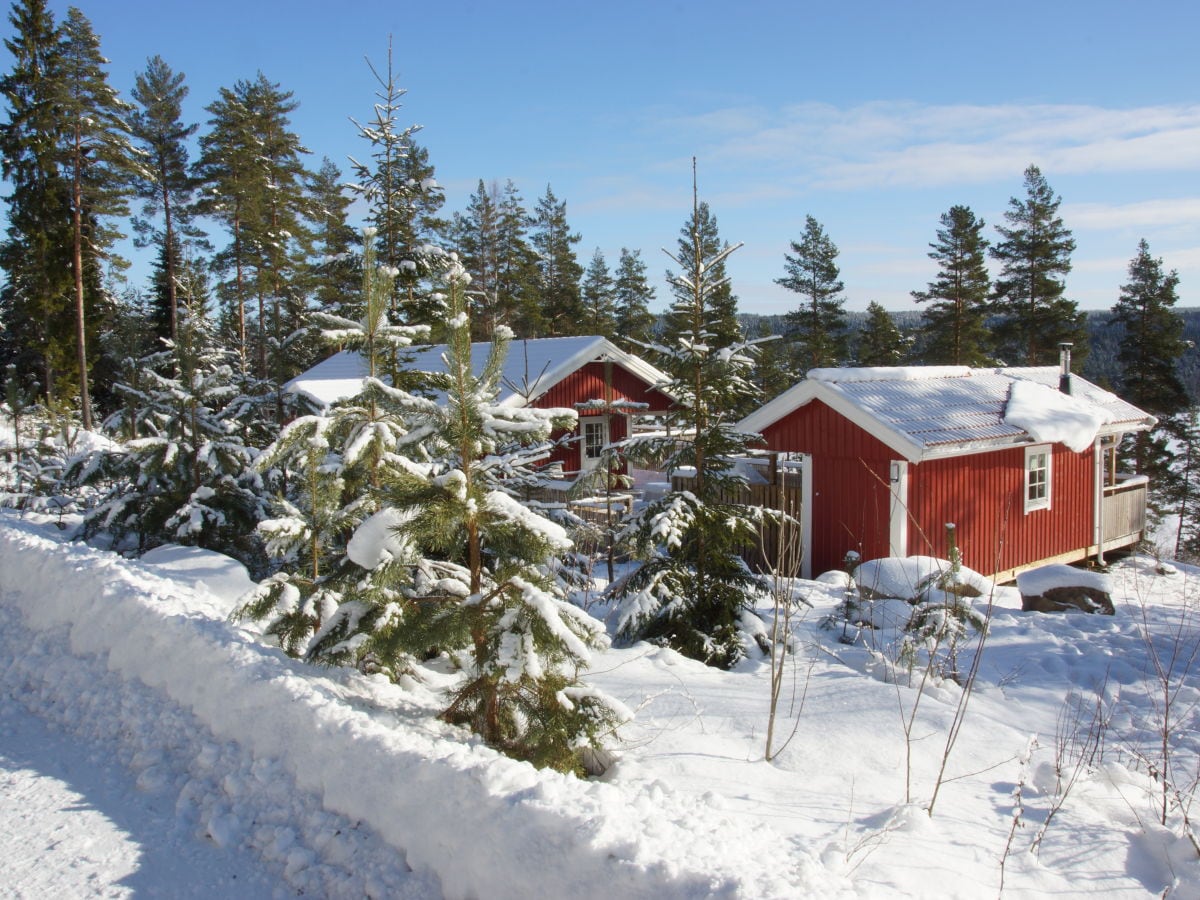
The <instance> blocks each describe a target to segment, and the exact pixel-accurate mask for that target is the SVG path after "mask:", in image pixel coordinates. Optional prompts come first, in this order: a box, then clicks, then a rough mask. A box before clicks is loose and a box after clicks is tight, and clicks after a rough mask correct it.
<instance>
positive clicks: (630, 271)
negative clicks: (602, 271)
mask: <svg viewBox="0 0 1200 900" xmlns="http://www.w3.org/2000/svg"><path fill="white" fill-rule="evenodd" d="M613 298H614V305H615V307H616V309H615V312H614V314H615V316H616V324H615V325H614V331H615V333H616V335H617V337H619V338H624V339H625V340H631V341H637V342H640V343H645V342H647V341H649V340H650V339H651V337H653V335H654V326H655V325H656V324H657V322H658V317H657V316H655V315H654V313H652V312H650V301H652V300H653V299H654V288H653V287H652V286H651V285H650V282H649V281H648V280H647V279H646V263H645V262H644V261H643V260H642V256H641V251H640V250H628V249H626V248H625V247H622V248H621V260H620V262H618V263H617V272H616V278H615V281H614V282H613Z"/></svg>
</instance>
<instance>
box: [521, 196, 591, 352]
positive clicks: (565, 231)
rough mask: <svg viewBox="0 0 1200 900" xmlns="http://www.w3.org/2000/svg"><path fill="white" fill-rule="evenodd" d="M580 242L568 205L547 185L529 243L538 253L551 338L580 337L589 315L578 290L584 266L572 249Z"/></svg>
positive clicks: (540, 297) (544, 314)
mask: <svg viewBox="0 0 1200 900" xmlns="http://www.w3.org/2000/svg"><path fill="white" fill-rule="evenodd" d="M579 240H580V236H579V234H577V233H572V231H571V228H570V226H569V225H568V224H567V202H566V201H565V200H562V201H560V200H559V199H558V198H557V197H555V196H554V191H552V190H551V189H550V185H546V193H545V195H544V196H543V197H542V199H541V200H539V201H538V204H537V207H536V208H535V210H534V216H533V233H532V236H531V238H530V243H532V244H533V247H534V249H535V250H536V251H537V267H538V280H537V290H538V302H539V304H540V305H541V315H542V318H543V319H544V320H545V323H546V328H547V332H548V333H549V334H550V335H568V334H579V333H580V325H581V323H582V322H583V321H584V319H585V316H586V310H585V309H584V307H583V298H582V296H581V295H580V289H579V281H580V279H581V278H582V277H583V267H582V266H580V265H579V261H578V260H577V259H576V258H575V251H574V250H572V249H571V247H572V245H574V244H577V243H579Z"/></svg>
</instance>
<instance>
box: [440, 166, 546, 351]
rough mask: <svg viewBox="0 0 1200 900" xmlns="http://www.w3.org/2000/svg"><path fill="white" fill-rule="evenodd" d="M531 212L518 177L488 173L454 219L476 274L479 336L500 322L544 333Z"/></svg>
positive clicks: (463, 254)
mask: <svg viewBox="0 0 1200 900" xmlns="http://www.w3.org/2000/svg"><path fill="white" fill-rule="evenodd" d="M528 227H529V216H528V214H527V213H526V212H525V209H524V208H523V207H522V206H521V197H520V194H518V193H517V189H516V186H515V185H514V184H513V183H512V181H508V182H506V183H505V185H504V186H503V187H501V186H500V185H499V184H498V183H496V182H494V181H493V182H490V183H489V184H486V185H485V184H484V181H483V179H480V180H479V184H478V186H477V187H476V189H475V193H473V194H472V195H471V197H470V199H469V200H468V202H467V208H466V210H465V212H463V213H456V214H455V216H454V223H453V225H452V229H451V230H452V235H453V243H454V246H455V247H456V248H457V250H458V254H459V257H460V259H461V261H462V265H463V267H464V268H465V269H466V270H467V273H468V274H469V275H470V276H471V290H470V292H469V293H470V298H471V322H472V327H473V328H474V329H475V337H476V339H478V340H489V339H490V338H491V336H492V332H493V331H495V329H496V328H497V327H498V326H501V325H504V326H507V327H510V328H512V329H513V330H514V331H516V332H517V334H518V335H519V336H521V337H538V336H539V335H540V334H541V333H542V326H543V320H542V316H541V311H540V310H539V309H538V308H537V303H536V282H537V277H538V274H537V264H536V259H537V257H536V254H535V253H534V250H533V248H532V247H531V246H530V245H529V242H528V240H527V232H528Z"/></svg>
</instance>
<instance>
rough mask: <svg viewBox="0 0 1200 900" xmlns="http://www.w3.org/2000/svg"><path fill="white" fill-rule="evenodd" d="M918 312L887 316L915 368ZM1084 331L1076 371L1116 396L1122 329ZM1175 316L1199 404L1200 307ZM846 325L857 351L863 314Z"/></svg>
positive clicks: (746, 327)
mask: <svg viewBox="0 0 1200 900" xmlns="http://www.w3.org/2000/svg"><path fill="white" fill-rule="evenodd" d="M921 312H922V311H921V310H920V309H906V310H901V311H899V312H894V311H893V312H889V313H888V314H889V315H890V316H891V317H892V320H893V321H894V322H895V323H896V327H897V328H899V329H900V331H901V332H902V333H903V334H904V335H906V336H908V337H909V338H911V339H912V342H913V349H914V358H913V360H912V363H913V364H914V365H919V364H920V363H921V362H922V360H921V359H920V351H919V348H918V346H917V344H918V340H919V335H920V331H921ZM1084 312H1085V314H1086V316H1087V329H1088V348H1087V353H1086V354H1084V359H1083V367H1082V371H1080V370H1079V367H1078V366H1077V367H1076V371H1080V374H1082V375H1083V377H1084V378H1087V379H1088V380H1089V381H1092V382H1095V383H1096V384H1098V385H1101V386H1102V387H1106V388H1109V389H1110V390H1114V391H1116V392H1118V393H1119V392H1120V390H1121V366H1120V364H1119V363H1118V362H1117V349H1118V348H1119V347H1120V344H1121V339H1122V338H1123V337H1124V333H1125V329H1124V328H1123V327H1122V326H1121V325H1114V324H1112V318H1113V313H1112V311H1111V310H1107V309H1099V310H1086V311H1084ZM1175 313H1176V314H1177V315H1178V316H1179V317H1180V318H1181V319H1182V320H1183V339H1184V341H1186V342H1190V346H1188V347H1187V349H1185V350H1184V351H1183V353H1182V354H1181V355H1180V357H1179V375H1180V378H1181V379H1182V381H1183V384H1184V387H1185V388H1186V389H1187V392H1188V395H1189V396H1190V397H1191V399H1192V403H1193V404H1200V350H1198V349H1197V348H1198V347H1200V307H1176V308H1175ZM784 319H785V317H784V316H763V315H758V314H757V313H739V314H738V320H739V321H740V322H741V325H742V329H743V332H744V333H745V334H749V335H754V334H759V333H760V332H759V326H760V323H761V322H763V321H765V322H766V323H767V327H768V328H769V329H770V333H771V334H782V333H783V330H784ZM846 321H847V323H848V325H849V328H850V331H851V332H852V336H851V342H850V345H851V352H852V353H854V352H856V351H857V345H858V340H857V338H858V332H859V331H860V330H861V329H862V327H863V325H864V324H865V323H866V321H867V313H866V312H865V311H856V310H846Z"/></svg>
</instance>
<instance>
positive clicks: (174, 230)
mask: <svg viewBox="0 0 1200 900" xmlns="http://www.w3.org/2000/svg"><path fill="white" fill-rule="evenodd" d="M183 79H184V76H183V73H182V72H179V73H176V72H174V71H172V70H171V67H170V66H168V65H167V64H166V63H165V62H164V61H163V59H162V57H160V56H153V57H151V58H150V59H149V60H148V61H147V64H146V71H145V72H141V73H139V74H138V75H137V76H136V78H135V79H134V87H133V99H134V101H135V102H136V103H137V104H138V106H137V107H136V108H135V109H134V111H133V112H132V113H131V114H130V117H129V124H130V132H131V134H132V136H133V139H134V142H135V145H136V146H137V147H138V148H139V149H140V150H141V151H142V153H144V154H145V162H144V168H143V171H142V172H141V176H142V177H140V178H138V179H137V180H136V182H135V184H136V188H137V196H138V198H139V199H141V200H142V208H141V215H139V216H137V217H135V218H134V221H133V227H134V230H135V232H136V233H137V243H138V246H141V247H146V246H150V245H151V244H154V245H156V246H157V247H158V248H159V260H160V264H161V267H162V271H163V287H164V288H165V294H164V295H163V296H161V298H160V300H161V302H162V307H163V308H162V309H161V310H160V311H158V312H157V313H156V314H155V316H154V317H153V318H154V322H155V325H156V327H155V333H156V335H157V336H158V337H167V338H170V339H171V340H175V338H176V332H177V330H178V325H177V321H176V313H177V310H178V309H179V298H178V296H177V293H178V282H179V272H178V270H179V267H180V258H181V254H182V253H183V252H184V241H185V240H186V239H189V238H196V237H199V236H200V232H199V231H198V230H197V229H195V228H193V227H191V219H192V215H191V203H192V195H193V193H194V189H195V181H194V179H193V177H192V173H191V171H190V169H189V166H188V148H187V143H186V142H187V141H188V139H189V138H191V136H192V135H193V134H195V133H196V130H197V129H198V128H199V126H198V125H195V124H192V125H184V124H183V122H182V121H181V119H182V115H183V101H184V98H186V97H187V94H188V89H187V86H186V85H185V84H184V83H183ZM159 217H161V223H162V224H161V228H160V227H158V225H157V224H156V223H155V221H154V220H155V219H157V218H159Z"/></svg>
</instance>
